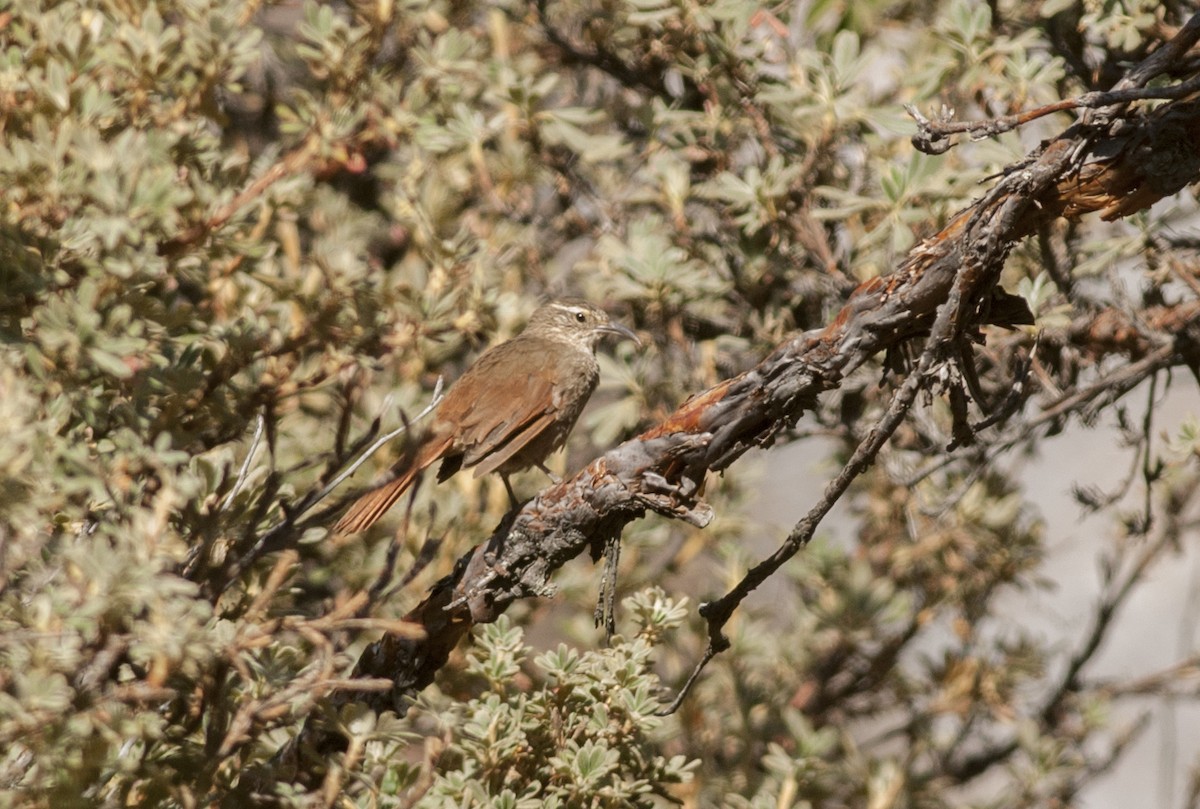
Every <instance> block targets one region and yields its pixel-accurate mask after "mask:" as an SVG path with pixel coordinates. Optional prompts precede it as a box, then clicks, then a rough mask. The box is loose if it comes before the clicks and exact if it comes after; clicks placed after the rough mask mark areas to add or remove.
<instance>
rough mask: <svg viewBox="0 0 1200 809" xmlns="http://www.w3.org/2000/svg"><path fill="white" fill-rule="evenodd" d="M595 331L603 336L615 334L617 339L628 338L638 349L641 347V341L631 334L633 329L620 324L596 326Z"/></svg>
mask: <svg viewBox="0 0 1200 809" xmlns="http://www.w3.org/2000/svg"><path fill="white" fill-rule="evenodd" d="M596 331H598V332H602V333H603V334H615V335H617V336H618V337H628V338H629V339H630V340H633V344H634V345H636V346H637V347H638V348H641V347H642V341H641V340H640V339H638V336H637V335H636V334H634V333H633V329H630V328H628V327H626V326H623V325H621V324H620V323H605V324H604V325H602V326H597V327H596Z"/></svg>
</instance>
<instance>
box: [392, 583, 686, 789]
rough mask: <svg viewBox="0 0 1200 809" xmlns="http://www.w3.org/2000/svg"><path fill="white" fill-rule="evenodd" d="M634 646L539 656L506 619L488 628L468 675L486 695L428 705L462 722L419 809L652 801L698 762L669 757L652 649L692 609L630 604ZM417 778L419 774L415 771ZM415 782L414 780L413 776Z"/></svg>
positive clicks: (645, 596) (621, 642)
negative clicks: (528, 669) (528, 667)
mask: <svg viewBox="0 0 1200 809" xmlns="http://www.w3.org/2000/svg"><path fill="white" fill-rule="evenodd" d="M623 606H624V608H625V609H626V610H627V611H628V612H629V613H630V614H631V618H632V621H634V622H635V623H636V624H637V625H636V627H635V629H634V631H633V633H632V636H631V637H630V638H629V639H625V638H622V637H620V636H618V637H615V638H614V641H613V644H612V645H611V646H610V647H609V648H606V649H599V650H594V651H583V652H580V651H579V650H577V649H573V648H571V647H569V646H567V645H565V644H560V645H559V646H558V647H557V648H556V649H553V650H550V651H546V652H543V653H542V654H540V655H537V656H536V657H534V658H533V660H532V663H533V665H532V667H531V675H532V677H534V678H535V680H534V682H533V683H532V684H529V683H528V682H527V681H526V680H525V679H524V678H523V677H522V676H521V672H522V669H523V668H524V667H525V666H526V665H527V664H528V662H529V661H528V658H530V657H531V656H532V650H531V649H530V648H529V647H528V646H527V645H526V644H525V642H524V640H523V638H522V633H521V630H520V629H519V628H517V627H514V626H512V624H511V622H510V621H509V620H508V619H507V617H505V618H502V619H501V620H500V621H498V622H496V623H495V624H492V625H489V626H487V627H485V628H484V629H483V630H482V631H481V632H480V633H479V635H478V637H477V646H476V647H475V648H473V649H472V651H471V653H470V658H469V662H468V664H467V667H466V672H467V673H468V674H470V675H475V676H477V677H478V678H480V680H481V681H482V683H483V685H484V687H485V691H484V693H483V694H482V695H481V696H479V697H475V698H474V699H472V700H470V701H468V702H466V703H465V704H463V705H459V706H454V705H447V704H446V703H445V701H444V700H442V701H439V702H436V703H429V704H424V705H421V706H419V708H418V710H423V711H439V712H440V715H441V716H442V717H443V721H444V720H445V718H446V717H454V721H453V722H448V723H446V725H445V726H446V728H447V730H448V731H449V733H448V736H449V743H448V745H447V747H446V751H445V752H444V753H443V754H442V761H441V762H440V763H439V766H438V768H437V771H436V774H435V776H434V778H433V779H432V781H431V783H430V784H429V785H428V787H427V789H428V791H426V792H425V793H424V794H423V795H422V797H421V799H420V800H419V801H418V802H417V803H416V804H415V805H416V806H421V807H440V806H477V807H489V806H510V807H530V809H532V807H538V806H555V807H568V806H572V807H574V806H577V807H597V808H599V807H608V806H654V805H658V804H657V803H656V802H655V800H654V797H655V796H664V797H665V796H666V795H667V794H668V792H667V790H669V789H670V788H671V785H672V784H680V783H683V782H685V781H687V780H689V779H690V770H692V769H694V767H695V766H696V764H697V762H695V761H693V762H690V763H689V762H687V761H685V759H684V756H682V755H674V756H670V757H667V756H665V755H663V754H662V753H661V752H660V748H661V745H662V743H663V741H664V740H665V739H666V738H667V737H666V734H664V733H663V730H662V725H663V720H662V719H660V718H658V717H656V716H655V714H656V713H657V712H658V711H659V710H660V709H661V707H662V705H661V703H660V701H659V694H658V689H659V687H660V686H659V683H658V678H657V677H656V676H655V675H654V673H653V667H652V666H653V662H654V661H653V657H654V647H655V645H656V644H658V643H661V642H662V640H663V638H664V636H665V634H666V633H669V632H671V631H672V630H675V629H677V628H678V627H679V626H680V624H681V623H682V622H683V618H684V617H685V615H686V610H685V609H683V605H682V604H676V603H674V602H672V601H671V600H670V599H668V598H666V597H665V596H664V594H663V593H662V592H661V591H654V590H649V591H646V592H644V593H641V594H639V595H637V596H635V597H632V598H630V599H627V600H626V601H625V603H624V605H623ZM411 775H413V776H415V775H416V773H411ZM414 780H416V779H415V778H414Z"/></svg>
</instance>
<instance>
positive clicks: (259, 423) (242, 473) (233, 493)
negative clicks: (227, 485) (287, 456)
mask: <svg viewBox="0 0 1200 809" xmlns="http://www.w3.org/2000/svg"><path fill="white" fill-rule="evenodd" d="M266 423H267V420H266V419H265V418H264V417H263V414H262V413H259V414H258V418H257V419H256V423H255V426H254V438H252V439H251V440H250V449H249V450H247V451H246V459H245V460H244V461H242V468H241V470H239V471H238V476H237V481H236V482H235V483H234V484H233V488H232V489H230V490H229V494H227V495H225V499H224V500H223V501H222V502H221V509H220V510H221V511H225V510H226V509H227V508H229V507H230V506H231V505H233V498H235V497H237V495H238V492H240V491H241V490H242V486H244V485H245V483H246V476H247V475H248V474H249V473H250V461H251V460H253V458H254V453H255V452H257V451H258V445H259V443H260V442H261V441H262V437H263V430H264V429H265V428H266Z"/></svg>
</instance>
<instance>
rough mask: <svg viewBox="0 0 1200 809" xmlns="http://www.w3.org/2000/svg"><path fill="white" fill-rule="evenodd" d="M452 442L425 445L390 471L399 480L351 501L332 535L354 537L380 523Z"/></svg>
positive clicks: (436, 441)
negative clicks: (400, 465) (396, 473)
mask: <svg viewBox="0 0 1200 809" xmlns="http://www.w3.org/2000/svg"><path fill="white" fill-rule="evenodd" d="M451 443H452V441H451V439H450V438H449V437H446V438H442V439H434V440H430V441H427V442H426V443H425V444H424V445H423V446H422V447H421V448H420V449H418V450H417V453H416V457H415V458H413V457H412V456H409V458H408V459H406V460H402V461H401V462H400V463H401V464H402V467H400V468H397V469H395V470H393V471H396V472H398V473H399V477H397V478H396V479H395V480H393V481H392V482H391V483H388V484H386V485H384V486H380V487H379V488H378V489H373V490H371V491H369V492H367V493H366V494H364V495H363V496H362V497H360V498H358V499H357V500H355V501H354V504H353V505H351V506H350V508H349V510H348V511H347V512H346V513H345V514H343V515H342V518H341V519H340V520H338V522H337V525H335V526H334V527H333V532H334V533H335V534H357V533H358V532H359V531H365V530H367V529H368V528H370V527H371V526H372V525H374V524H375V523H377V522H378V521H379V518H380V517H382V516H383V515H384V514H386V513H387V510H388V509H389V508H391V507H392V506H393V505H394V504H395V502H396V501H397V500H399V499H400V495H402V494H404V493H405V492H406V491H408V487H409V486H411V485H412V482H413V481H414V480H416V477H417V475H419V474H421V472H422V471H424V470H425V469H426V467H428V466H429V465H431V464H432V463H433V462H434V461H437V460H438V459H440V458H441V457H442V456H443V455H445V454H446V450H448V449H450V445H451Z"/></svg>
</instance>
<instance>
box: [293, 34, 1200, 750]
mask: <svg viewBox="0 0 1200 809" xmlns="http://www.w3.org/2000/svg"><path fill="white" fill-rule="evenodd" d="M1198 38H1200V15H1197V16H1196V17H1195V18H1193V19H1192V20H1191V21H1190V22H1189V23H1188V24H1187V25H1186V26H1185V27H1184V28H1182V29H1181V30H1180V31H1179V33H1178V35H1177V36H1176V37H1175V39H1173V40H1172V41H1171V42H1170V43H1167V44H1166V45H1164V46H1163V47H1162V48H1160V49H1159V51H1157V52H1156V53H1155V54H1154V55H1152V56H1151V57H1149V58H1148V59H1146V60H1145V61H1144V62H1143V63H1142V64H1141V65H1139V66H1137V67H1135V68H1134V69H1133V71H1131V73H1130V74H1129V76H1128V77H1127V78H1126V80H1125V81H1123V82H1122V83H1121V85H1119V87H1118V89H1121V90H1125V89H1128V88H1135V87H1141V86H1144V85H1145V84H1146V83H1147V82H1148V81H1149V80H1150V79H1152V78H1154V77H1156V76H1159V75H1162V74H1165V73H1169V70H1168V68H1169V67H1170V65H1171V60H1170V59H1168V58H1166V57H1164V55H1163V54H1170V53H1183V52H1186V51H1187V50H1189V49H1190V48H1191V47H1192V46H1193V45H1194V44H1195V42H1196V41H1197V39H1198ZM1191 80H1194V77H1192V78H1188V79H1185V81H1191ZM1128 100H1129V99H1128V98H1126V97H1121V98H1120V100H1119V102H1118V103H1114V105H1113V106H1110V107H1103V108H1098V109H1095V110H1094V112H1096V113H1101V114H1097V115H1095V116H1091V117H1090V120H1089V121H1088V122H1081V123H1079V124H1076V125H1075V126H1072V127H1070V128H1069V129H1067V130H1066V131H1064V132H1063V133H1062V134H1060V135H1059V136H1058V137H1057V138H1054V139H1052V140H1050V141H1048V142H1046V143H1044V144H1042V145H1041V146H1040V147H1038V148H1037V149H1035V150H1034V151H1033V152H1031V153H1030V154H1029V155H1028V156H1027V157H1026V159H1025V160H1023V161H1021V162H1020V163H1019V164H1017V165H1015V166H1013V167H1011V168H1010V169H1009V171H1007V172H1006V173H1005V175H1004V176H1003V177H1002V178H1001V179H1000V180H999V181H998V182H997V183H996V185H995V186H994V187H993V188H992V189H991V190H990V191H989V192H988V193H987V194H986V195H985V197H984V198H983V199H982V200H980V201H979V202H977V203H976V204H975V205H973V206H972V207H970V208H968V209H967V210H965V211H963V212H962V213H960V214H959V215H957V216H956V217H954V218H953V219H952V220H951V221H950V223H949V224H948V225H947V226H946V227H945V228H944V229H943V230H942V231H941V232H939V233H937V234H936V235H934V236H932V237H930V238H928V239H926V240H924V241H923V242H921V243H920V244H918V245H917V246H916V247H915V248H914V249H913V250H912V251H911V252H910V254H909V255H908V256H907V258H906V259H905V260H904V262H903V263H902V264H901V266H900V267H899V268H898V269H897V270H896V271H895V272H894V273H892V274H891V275H889V276H886V277H883V278H877V279H872V280H870V281H868V282H866V283H864V284H862V285H860V286H859V287H858V288H857V289H856V290H855V291H854V293H853V294H852V295H851V297H850V299H849V300H848V302H847V303H846V305H845V306H844V307H843V308H842V310H841V311H840V312H839V313H838V315H837V316H836V317H835V318H834V319H833V321H832V322H831V323H830V324H829V325H828V326H827V327H825V328H824V329H821V330H818V331H815V332H809V333H805V334H800V335H797V336H795V337H793V338H792V339H790V340H788V341H787V342H785V343H783V344H782V345H780V346H778V347H777V348H776V349H775V350H774V351H773V352H772V353H771V354H770V355H769V356H767V357H766V358H765V359H763V360H762V361H761V362H760V363H759V364H758V365H756V366H755V367H753V368H751V369H750V370H748V371H746V372H744V373H742V374H741V375H739V376H737V377H735V378H733V379H729V380H727V381H725V382H722V383H720V384H718V385H716V386H715V387H713V388H711V389H710V390H708V391H705V392H703V393H700V394H698V395H696V396H693V397H692V398H691V399H689V400H688V401H686V402H684V403H683V404H682V405H681V406H680V407H679V408H678V409H677V410H676V411H675V413H673V414H672V415H671V416H669V417H668V418H667V419H666V420H665V421H663V422H662V423H660V424H659V425H657V426H655V427H653V428H652V429H650V430H648V431H646V432H644V433H643V434H641V435H640V436H637V437H636V438H634V439H631V440H629V441H626V442H625V443H624V444H621V445H620V446H618V447H616V448H615V449H613V450H611V451H610V452H608V453H606V454H605V455H603V456H601V457H599V458H597V459H596V460H595V461H593V462H592V463H591V464H590V465H589V466H588V467H587V468H585V469H584V470H583V471H581V472H580V473H579V474H577V475H576V476H575V477H574V478H573V479H571V480H567V481H564V482H562V483H560V484H557V485H554V486H551V487H549V488H547V489H545V490H544V491H542V492H541V493H540V494H539V495H538V496H537V497H535V498H534V499H533V500H531V501H529V502H528V503H526V504H524V506H523V507H521V508H520V509H518V510H515V511H514V512H512V513H510V514H509V515H507V516H506V517H505V518H504V520H503V521H502V522H501V524H500V525H499V526H498V527H497V528H496V530H495V532H494V533H493V535H492V536H491V538H490V539H488V540H487V541H486V542H484V543H483V544H481V545H479V546H478V547H476V548H475V549H473V550H472V551H470V552H468V553H467V554H466V555H464V556H463V557H462V558H460V559H459V561H458V563H457V564H456V565H455V568H454V570H453V572H452V573H451V574H450V575H448V576H447V577H445V578H443V579H442V580H440V581H439V582H437V583H436V584H435V585H434V586H433V588H432V589H431V591H430V593H429V594H428V595H427V597H426V598H425V599H424V601H422V602H421V603H420V604H419V605H418V606H417V607H415V608H414V609H413V610H412V611H411V612H410V613H409V614H408V615H407V616H406V619H405V620H406V621H408V622H410V623H412V624H414V625H415V626H417V627H419V628H420V629H421V630H423V634H422V635H421V636H420V637H399V636H395V635H389V636H386V637H384V638H382V639H381V640H379V641H378V642H376V643H374V644H372V645H371V646H370V647H368V649H367V650H366V651H365V652H364V654H363V656H362V657H361V658H360V660H359V663H358V666H357V669H356V672H355V676H357V677H377V676H385V677H390V678H391V679H392V682H393V688H392V690H391V691H390V693H375V694H366V695H363V696H362V698H361V699H363V700H364V701H365V702H366V703H367V704H368V705H369V706H370V707H372V708H373V709H375V710H389V709H390V710H397V711H400V712H403V711H404V710H405V707H406V702H407V699H408V698H409V697H410V696H411V695H413V694H414V693H416V692H417V691H418V690H420V689H421V688H423V687H424V686H426V685H427V684H428V683H429V682H431V681H432V679H433V676H434V674H435V673H436V672H437V671H438V669H440V668H441V666H442V665H444V663H445V662H446V660H447V658H448V656H449V654H450V652H451V650H452V649H453V648H454V646H455V645H456V644H457V643H458V641H459V640H460V639H461V638H462V636H463V635H464V634H465V633H466V632H467V631H468V630H469V629H470V627H471V626H472V625H473V624H475V623H481V622H488V621H492V620H495V618H496V617H497V616H499V615H500V614H501V613H503V612H504V610H505V609H506V608H507V607H508V606H509V605H510V604H511V603H512V602H513V601H514V600H516V599H518V598H528V597H532V596H539V595H544V594H546V593H548V592H549V591H550V590H551V585H550V582H549V580H550V576H551V574H552V573H553V572H554V571H555V570H557V569H558V568H559V567H560V566H561V565H562V564H564V563H565V562H566V561H567V560H569V559H571V558H573V557H575V556H577V555H579V554H580V553H582V552H584V551H585V550H587V549H589V548H602V547H603V546H604V545H605V543H606V542H608V541H610V540H611V539H613V538H615V537H617V536H619V534H620V532H621V530H622V528H623V527H624V526H625V525H627V524H628V523H630V522H632V521H633V520H635V519H637V518H639V517H641V516H643V515H644V514H645V513H646V512H647V511H653V512H656V513H659V514H664V515H667V516H671V517H676V518H680V519H684V520H686V521H688V522H691V523H693V524H696V525H705V524H706V523H707V522H708V520H709V519H710V516H711V512H710V510H709V509H708V507H707V505H706V504H704V503H703V502H701V501H700V500H699V499H698V496H697V492H698V491H699V490H700V486H701V484H702V482H703V480H704V476H705V475H706V474H707V473H708V472H710V471H717V470H721V469H724V468H726V467H728V466H729V465H730V464H732V463H733V462H734V461H735V460H737V459H738V458H739V457H740V456H741V455H742V454H743V453H745V452H746V451H747V450H748V449H750V448H752V447H757V446H769V445H770V444H771V443H772V442H773V441H774V440H775V438H776V437H777V436H779V435H780V434H781V433H782V432H784V431H786V430H788V429H790V428H791V427H792V426H793V425H794V424H795V422H796V420H797V419H798V418H799V417H800V415H801V414H802V413H804V412H805V411H806V410H810V409H812V408H813V407H814V406H815V404H816V401H817V397H818V396H819V395H820V394H821V393H823V392H825V391H828V390H831V389H833V388H836V387H837V386H838V385H839V384H840V382H841V380H842V378H843V377H844V376H845V375H846V374H848V373H849V372H850V371H852V370H853V369H855V368H857V367H859V366H861V365H862V364H863V363H865V362H866V361H867V360H868V359H869V358H871V357H872V356H874V355H875V354H877V353H878V352H880V351H889V350H895V349H898V348H900V347H902V346H903V345H904V344H906V343H907V342H908V341H911V340H912V339H913V338H917V337H921V336H924V335H930V339H929V340H928V341H927V342H926V344H925V348H924V350H923V353H922V354H921V355H920V360H919V362H918V364H917V366H916V369H915V370H914V371H912V372H911V373H910V375H909V377H908V379H907V380H906V381H905V383H904V385H903V386H902V387H901V389H900V390H899V391H897V393H896V394H895V395H894V397H893V400H892V403H891V405H890V406H889V408H888V411H887V412H886V413H885V415H884V416H883V417H882V418H881V419H880V420H879V421H878V423H877V424H875V425H874V427H873V429H872V430H871V431H870V432H869V433H868V435H867V436H866V438H865V439H864V440H863V442H862V443H861V444H860V446H859V448H858V450H857V451H856V452H855V454H854V457H853V458H852V459H851V461H850V462H849V463H848V464H847V465H846V467H845V468H844V469H843V470H842V472H841V473H840V475H839V476H838V478H837V479H835V480H834V481H833V482H832V483H831V484H830V487H829V489H828V491H827V493H826V496H825V498H823V499H822V501H821V502H820V503H818V504H817V506H815V507H814V508H813V510H812V511H811V512H810V513H809V514H808V515H806V516H805V518H804V519H803V520H801V521H800V522H799V523H798V524H797V525H796V527H795V529H794V530H793V531H792V533H791V535H789V537H788V538H787V539H786V540H785V542H784V543H783V545H781V547H780V548H779V549H778V550H777V551H776V553H775V554H773V555H772V556H771V557H769V558H768V559H767V560H766V561H764V562H763V563H761V564H760V565H759V567H757V568H755V569H753V570H751V572H750V573H749V574H747V576H746V578H745V579H744V580H743V581H742V582H741V583H739V584H738V585H737V587H735V588H734V590H732V591H730V593H729V594H727V595H726V596H725V597H723V598H722V599H718V600H717V601H715V602H712V603H711V604H708V605H705V606H704V607H703V614H704V615H705V617H706V619H707V621H708V634H709V648H708V650H707V651H706V653H705V656H704V658H703V659H702V661H701V663H700V665H699V666H698V667H697V672H698V670H699V668H700V667H702V666H703V664H704V662H706V661H707V660H708V659H710V658H711V657H712V656H713V655H714V654H716V653H718V652H719V651H720V650H721V648H723V647H724V643H725V641H724V639H723V635H722V628H723V626H724V623H725V621H726V620H727V619H728V617H729V616H730V615H731V614H732V611H733V610H734V609H735V608H736V606H737V605H738V604H739V603H740V602H741V600H742V598H743V597H744V596H745V594H746V593H748V592H749V591H750V590H752V589H754V587H756V586H757V585H758V584H759V583H761V581H763V580H764V579H765V578H766V576H769V575H770V573H771V572H772V571H773V570H775V569H777V568H778V566H779V564H782V562H783V561H785V560H786V559H787V558H790V557H791V556H792V555H794V554H795V553H796V552H798V551H799V550H800V549H801V548H802V547H803V546H804V544H805V542H807V540H808V538H809V537H811V535H812V532H813V530H814V529H815V527H816V525H817V524H818V523H819V522H820V520H821V519H822V517H823V516H824V514H825V512H826V511H828V508H829V506H830V504H831V503H832V501H833V500H835V499H836V498H837V497H839V496H840V494H841V493H842V492H843V491H844V490H845V487H846V485H847V484H848V482H849V481H850V480H852V479H853V478H854V477H856V476H857V475H859V474H861V472H862V471H863V470H864V469H866V468H867V467H868V466H869V464H870V463H871V461H872V460H873V459H874V457H875V454H876V453H877V452H878V450H879V447H880V446H882V444H883V443H884V442H885V441H886V440H887V438H888V436H890V435H891V433H892V431H893V430H894V429H895V428H896V425H897V424H899V422H900V420H901V419H902V418H903V416H904V413H905V412H906V411H907V409H908V407H909V406H910V405H911V402H912V398H913V397H914V396H915V394H916V392H917V391H918V390H920V389H928V390H950V391H954V390H956V389H957V390H959V391H960V393H961V384H962V382H961V380H962V378H963V376H965V375H966V373H968V372H969V371H967V370H964V369H963V368H962V367H961V366H962V365H964V364H965V363H969V362H970V352H967V351H963V350H960V347H961V346H962V345H963V344H964V343H965V341H969V340H978V339H979V331H978V330H979V327H980V326H981V325H983V324H986V323H996V324H1001V325H1011V324H1016V323H1022V322H1028V318H1029V313H1028V311H1027V310H1025V309H1024V308H1023V304H1022V303H1021V301H1020V299H1015V296H1011V295H1008V294H1007V293H1004V292H1003V291H1002V290H1000V289H999V287H998V285H997V284H998V278H999V275H1000V271H1001V269H1002V268H1003V266H1004V262H1005V260H1006V258H1007V256H1008V254H1009V252H1010V250H1011V249H1012V247H1013V245H1015V244H1016V243H1017V242H1018V241H1019V240H1021V239H1022V238H1024V237H1025V236H1027V235H1030V234H1033V233H1037V232H1038V230H1039V229H1040V228H1043V227H1045V226H1046V225H1047V224H1049V223H1050V222H1052V221H1053V220H1054V219H1056V218H1058V217H1067V218H1078V217H1080V216H1083V215H1084V214H1088V213H1099V214H1100V215H1101V216H1102V217H1103V218H1105V219H1114V218H1119V217H1123V216H1127V215H1129V214H1131V213H1134V212H1135V211H1140V210H1143V209H1145V208H1147V207H1148V206H1149V205H1151V204H1153V203H1154V202H1156V201H1157V200H1159V199H1161V198H1163V197H1165V196H1168V195H1170V194H1173V193H1175V192H1177V191H1179V190H1180V189H1181V188H1183V187H1184V186H1185V185H1187V184H1188V183H1190V182H1194V181H1195V180H1196V178H1197V177H1198V176H1200V102H1197V101H1196V100H1193V99H1191V98H1181V99H1176V100H1172V101H1169V102H1167V103H1165V104H1163V105H1161V106H1159V107H1158V108H1156V109H1154V110H1152V111H1140V112H1139V108H1136V107H1134V108H1130V107H1129V105H1128ZM1178 326H1179V329H1178V331H1177V332H1175V336H1174V339H1171V340H1167V341H1166V342H1164V343H1163V344H1162V345H1159V346H1156V347H1155V348H1154V350H1152V351H1151V352H1150V353H1149V354H1148V355H1147V356H1146V357H1144V358H1143V362H1145V363H1147V364H1148V366H1153V367H1158V368H1161V367H1169V366H1171V365H1182V364H1186V365H1194V364H1196V363H1197V353H1198V352H1197V349H1196V345H1197V341H1196V339H1195V336H1189V335H1191V332H1192V331H1194V330H1195V327H1196V323H1195V321H1194V320H1191V321H1187V322H1184V323H1181V324H1178ZM956 366H958V367H956ZM1096 395H1098V394H1096ZM694 677H695V673H693V678H694ZM340 698H341V699H342V701H347V700H350V699H357V697H348V696H342V697H340ZM303 735H304V736H305V737H309V734H308V733H306V734H303ZM305 741H312V739H311V737H309V738H306V739H305ZM323 741H324V742H325V743H329V742H333V743H336V740H333V739H331V738H328V737H326V738H325V739H324V740H323Z"/></svg>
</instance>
